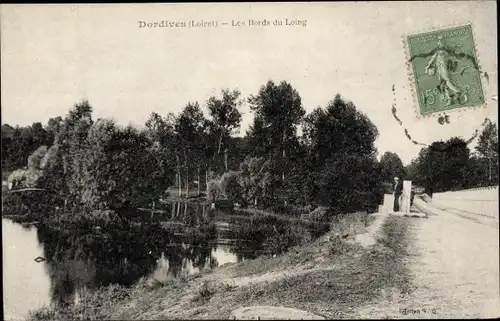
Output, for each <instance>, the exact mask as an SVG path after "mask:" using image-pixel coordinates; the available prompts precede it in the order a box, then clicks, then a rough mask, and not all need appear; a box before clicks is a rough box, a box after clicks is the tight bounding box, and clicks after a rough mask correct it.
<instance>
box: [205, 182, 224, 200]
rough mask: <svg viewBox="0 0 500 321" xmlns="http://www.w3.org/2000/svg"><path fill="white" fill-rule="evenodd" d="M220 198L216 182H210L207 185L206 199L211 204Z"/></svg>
mask: <svg viewBox="0 0 500 321" xmlns="http://www.w3.org/2000/svg"><path fill="white" fill-rule="evenodd" d="M220 198H221V190H220V186H219V182H218V181H216V180H210V181H208V184H207V199H208V200H209V201H211V202H213V201H216V200H218V199H220Z"/></svg>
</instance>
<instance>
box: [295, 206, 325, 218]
mask: <svg viewBox="0 0 500 321" xmlns="http://www.w3.org/2000/svg"><path fill="white" fill-rule="evenodd" d="M300 218H301V219H303V220H311V221H316V222H328V221H329V220H330V209H329V208H328V207H325V206H318V207H317V208H316V209H314V211H312V212H310V213H307V214H302V215H301V216H300Z"/></svg>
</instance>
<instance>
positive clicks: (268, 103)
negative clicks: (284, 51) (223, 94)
mask: <svg viewBox="0 0 500 321" xmlns="http://www.w3.org/2000/svg"><path fill="white" fill-rule="evenodd" d="M249 102H250V109H251V110H252V111H253V112H254V113H255V117H256V119H258V121H259V122H261V123H260V124H259V125H260V126H261V127H260V128H258V130H259V131H260V132H262V131H265V132H266V138H267V139H266V142H265V143H266V145H267V143H268V145H267V146H266V147H265V149H270V150H271V153H272V155H271V157H273V158H274V159H275V161H274V162H273V164H274V167H280V171H281V176H282V181H284V180H285V168H286V166H287V161H286V159H287V150H288V148H289V145H290V141H291V139H292V138H293V137H296V133H297V126H298V124H299V123H300V121H301V119H302V117H303V116H304V115H305V110H304V108H303V107H302V100H301V98H300V95H299V93H298V92H297V91H296V90H295V89H294V88H293V87H292V86H291V85H290V84H289V83H288V82H286V81H282V82H281V83H280V84H279V85H276V84H275V83H274V82H273V81H271V80H269V81H268V82H267V84H266V85H265V86H262V87H261V88H260V90H259V92H258V93H257V94H256V95H252V96H251V97H250V98H249ZM276 169H277V168H276Z"/></svg>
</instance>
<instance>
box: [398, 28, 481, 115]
mask: <svg viewBox="0 0 500 321" xmlns="http://www.w3.org/2000/svg"><path fill="white" fill-rule="evenodd" d="M405 40H406V45H407V49H408V54H409V64H410V65H409V67H410V73H411V74H412V77H411V80H412V82H413V84H414V86H415V91H416V92H415V93H416V100H417V103H418V107H419V110H420V114H421V115H422V116H426V115H430V114H433V113H439V112H443V111H447V110H452V109H457V108H464V107H479V106H482V105H484V103H485V98H484V91H483V87H482V84H481V72H480V68H479V64H478V61H477V56H476V51H475V44H474V38H473V33H472V26H471V25H464V26H459V27H454V28H447V29H441V30H435V31H431V32H426V33H420V34H412V35H407V36H406V39H405Z"/></svg>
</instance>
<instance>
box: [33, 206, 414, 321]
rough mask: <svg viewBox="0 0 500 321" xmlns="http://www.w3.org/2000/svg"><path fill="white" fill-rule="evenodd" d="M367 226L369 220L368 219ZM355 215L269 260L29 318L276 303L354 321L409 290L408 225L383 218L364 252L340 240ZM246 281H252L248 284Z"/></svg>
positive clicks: (211, 314) (104, 292)
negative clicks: (385, 298) (374, 240)
mask: <svg viewBox="0 0 500 321" xmlns="http://www.w3.org/2000/svg"><path fill="white" fill-rule="evenodd" d="M368 222H369V221H368ZM365 224H366V219H365V218H364V217H362V216H361V215H357V217H356V216H355V215H354V216H351V217H349V216H345V217H343V218H342V217H341V218H339V219H338V222H337V224H334V226H335V228H334V229H332V230H331V231H330V232H328V233H327V234H326V235H325V236H324V237H322V238H320V239H318V240H316V241H314V242H311V243H308V244H302V245H300V246H296V247H293V248H291V249H290V250H289V251H287V252H286V253H284V254H282V255H279V256H277V257H260V258H257V259H255V260H249V261H245V262H242V263H238V264H228V265H225V266H222V267H219V268H216V269H214V270H212V271H203V272H202V273H200V274H198V275H195V276H191V277H181V278H177V279H175V280H169V281H163V282H150V281H149V282H148V281H146V280H144V281H141V282H139V283H138V284H137V285H136V286H134V287H132V288H122V287H106V288H102V289H100V290H99V291H97V292H96V293H93V294H90V293H89V294H87V297H86V296H85V295H84V296H82V302H86V303H84V304H83V305H82V304H80V305H79V306H77V308H75V309H72V308H67V309H51V308H46V309H42V310H39V311H37V312H35V313H34V314H32V316H31V318H30V319H31V320H48V319H50V320H53V319H61V318H64V319H181V318H229V317H230V313H231V311H232V310H233V309H236V308H239V307H242V306H251V305H277V306H289V307H295V308H299V309H305V310H308V311H310V312H312V313H315V314H319V315H323V316H325V317H327V318H356V317H359V316H360V314H359V310H360V309H361V308H362V307H364V306H367V305H370V304H373V303H374V302H377V300H379V299H380V298H381V296H384V295H387V293H394V291H396V292H399V293H405V292H408V291H409V290H410V287H409V284H410V277H409V274H408V271H407V270H406V267H405V264H404V260H405V257H406V256H407V253H406V247H407V244H408V225H409V224H411V223H410V222H409V221H408V220H407V219H405V218H403V217H389V218H387V220H386V222H385V224H384V225H383V226H382V229H381V231H380V235H379V237H378V242H377V244H376V245H375V246H373V247H372V248H369V249H364V248H362V247H361V246H358V245H356V244H349V243H348V242H346V240H348V239H349V238H351V237H352V235H353V234H355V233H359V232H361V231H362V230H363V228H364V226H365ZM252 280H253V281H252Z"/></svg>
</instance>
